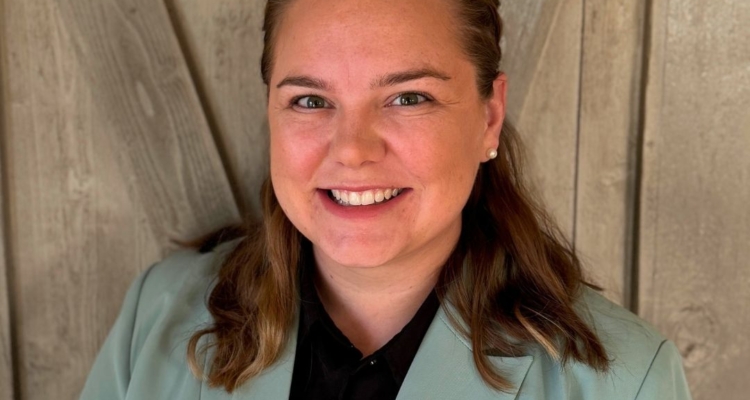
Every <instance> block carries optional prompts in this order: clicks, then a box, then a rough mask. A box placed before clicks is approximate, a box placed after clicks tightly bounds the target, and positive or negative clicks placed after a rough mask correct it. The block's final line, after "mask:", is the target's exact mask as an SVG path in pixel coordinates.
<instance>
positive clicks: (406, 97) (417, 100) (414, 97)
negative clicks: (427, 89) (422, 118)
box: [389, 93, 430, 106]
mask: <svg viewBox="0 0 750 400" xmlns="http://www.w3.org/2000/svg"><path fill="white" fill-rule="evenodd" d="M426 101H430V99H429V98H428V97H427V96H426V95H423V94H421V93H403V94H400V95H398V96H397V97H396V98H395V99H393V101H392V102H391V103H390V104H389V105H390V106H416V105H418V104H421V103H424V102H426Z"/></svg>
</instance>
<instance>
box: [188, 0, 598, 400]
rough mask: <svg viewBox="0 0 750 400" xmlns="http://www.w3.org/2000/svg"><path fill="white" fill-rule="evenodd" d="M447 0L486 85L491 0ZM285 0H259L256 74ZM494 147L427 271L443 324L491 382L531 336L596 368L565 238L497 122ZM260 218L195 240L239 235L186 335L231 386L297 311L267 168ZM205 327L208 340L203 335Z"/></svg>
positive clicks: (294, 252)
mask: <svg viewBox="0 0 750 400" xmlns="http://www.w3.org/2000/svg"><path fill="white" fill-rule="evenodd" d="M446 1H448V2H449V3H451V6H453V7H455V15H456V20H457V24H456V26H457V32H456V33H457V34H458V35H459V38H460V40H461V43H462V47H463V49H464V51H465V53H466V56H467V57H468V59H469V60H470V61H471V62H472V63H473V64H474V66H475V68H476V72H477V88H478V90H479V93H480V94H481V95H482V96H483V97H485V98H488V97H490V96H491V95H492V90H493V86H492V85H493V81H494V80H495V78H496V77H497V76H498V74H499V73H500V72H499V70H498V66H499V64H500V60H501V58H502V52H501V49H500V45H499V42H500V38H501V36H502V31H503V24H502V20H501V19H500V16H499V15H498V13H497V9H498V7H499V1H498V0H446ZM292 2H293V0H268V2H267V3H266V9H265V20H264V24H263V30H264V32H265V36H264V47H263V55H262V59H261V74H262V77H263V82H264V83H265V84H266V85H269V83H270V76H271V71H272V69H273V62H274V60H273V54H274V44H275V41H276V40H275V39H276V38H275V36H276V34H277V31H278V29H277V28H278V26H279V24H280V22H281V19H282V17H283V14H284V11H285V8H286V7H288V6H289V5H290V4H291V3H292ZM500 138H501V144H500V148H499V149H498V152H499V154H498V157H497V158H496V159H495V160H492V161H490V162H486V163H483V164H482V165H481V166H480V169H479V172H478V175H477V178H476V181H475V183H474V187H473V189H472V193H471V195H470V197H469V200H468V203H467V204H466V206H465V207H464V210H463V214H462V224H463V225H462V227H463V228H462V232H461V236H460V238H459V242H458V244H457V246H456V248H455V250H454V251H453V253H452V254H451V256H450V257H449V259H448V261H447V263H446V265H445V266H444V268H443V270H442V272H441V276H440V278H439V281H438V285H437V291H438V296H439V297H440V299H441V302H442V303H443V304H445V303H449V304H450V305H451V306H452V309H453V310H454V312H452V313H450V314H449V315H450V317H451V319H452V323H453V325H454V326H455V327H456V328H457V329H458V330H459V331H460V332H462V333H463V334H464V335H465V336H466V338H467V339H468V340H469V341H470V342H471V344H472V347H473V349H475V351H473V357H474V363H475V365H476V367H477V370H478V371H479V373H480V374H481V376H482V378H483V379H484V380H485V381H486V382H487V383H488V384H489V385H491V386H492V387H494V388H496V389H498V390H512V389H513V388H512V387H511V384H510V383H509V381H508V380H507V379H505V378H504V377H503V376H502V374H501V373H500V372H499V371H498V370H497V369H496V368H495V367H494V366H493V364H492V362H491V361H490V359H489V357H490V354H492V355H497V354H501V355H517V354H523V353H524V352H525V351H527V350H528V349H529V346H541V347H542V348H543V349H544V350H545V351H546V352H547V353H548V354H549V355H550V356H551V357H553V358H555V359H557V360H559V361H560V362H561V363H563V364H564V363H566V362H568V361H570V360H575V361H578V362H582V363H584V364H587V365H589V366H590V367H592V368H594V369H595V370H598V371H601V372H604V371H606V370H607V369H608V367H609V360H608V359H607V354H606V352H605V350H604V347H603V346H602V344H601V342H600V341H599V339H598V338H597V336H596V334H595V333H594V332H593V331H592V329H591V328H590V327H589V326H588V325H587V324H586V323H585V322H584V320H583V319H582V318H581V317H580V316H579V315H578V314H577V313H576V311H575V309H574V304H575V302H576V300H577V298H578V297H579V296H580V293H581V289H582V287H583V286H584V285H586V283H585V281H584V278H583V274H582V270H581V265H580V262H579V260H578V258H577V257H576V255H575V253H574V251H573V249H572V247H571V245H570V244H569V243H568V242H567V241H566V240H565V239H564V238H563V236H562V235H561V234H560V232H559V230H558V229H557V228H556V226H555V225H554V223H553V222H552V220H551V219H550V218H549V216H548V214H547V213H546V212H545V211H544V210H543V209H542V208H541V207H539V206H538V205H537V203H536V202H535V201H534V199H533V198H532V197H531V196H530V195H529V191H528V190H527V188H526V187H525V186H524V181H523V177H522V159H521V155H522V148H521V144H520V141H519V139H518V134H517V133H516V131H515V129H513V127H512V126H511V125H510V124H509V123H508V122H507V121H506V123H505V124H504V126H503V128H502V133H501V136H500ZM261 193H262V200H263V201H262V203H263V219H262V221H261V222H259V223H256V222H249V221H248V222H246V223H245V224H244V225H243V226H240V227H233V228H230V229H225V230H221V231H219V232H217V233H214V234H212V235H208V236H207V237H206V239H205V240H204V241H203V243H204V245H206V246H208V247H210V246H212V245H213V244H215V242H216V241H222V240H226V239H229V238H235V237H243V239H241V241H240V242H239V244H238V245H237V246H236V247H235V248H234V249H233V250H232V251H231V252H230V254H229V255H228V256H227V257H226V259H225V260H224V262H223V264H222V266H221V269H220V271H219V275H218V278H217V283H216V286H215V287H214V289H213V290H212V292H211V295H210V297H209V299H208V309H209V311H210V313H211V315H212V316H213V319H214V323H213V325H212V326H210V327H208V328H206V329H203V330H201V331H198V332H196V333H195V334H194V335H193V336H192V338H191V340H190V342H189V346H188V359H189V362H190V366H191V368H192V369H193V371H194V373H195V374H196V375H198V376H203V371H202V369H201V367H200V366H199V364H198V361H197V359H198V354H199V353H204V352H206V351H207V350H209V349H211V350H213V352H212V353H213V354H212V358H211V359H210V360H209V363H208V364H207V365H208V366H209V370H208V371H207V373H206V378H207V380H208V383H209V384H210V385H211V386H214V387H218V386H221V387H224V388H225V389H226V390H227V391H229V392H231V391H233V390H234V389H236V388H237V387H238V386H239V385H241V384H243V383H244V382H246V381H248V380H250V379H252V378H253V377H255V376H257V375H258V374H260V373H261V372H262V371H263V370H264V369H266V368H267V367H269V366H270V365H272V364H273V363H274V362H275V361H276V360H277V359H278V358H279V357H280V355H281V354H282V351H283V350H284V346H285V345H286V343H287V339H288V336H289V333H290V332H289V331H290V329H291V328H290V327H291V326H292V325H293V323H294V319H295V318H296V317H297V310H298V288H299V282H298V265H299V263H300V260H301V258H302V257H304V255H305V252H306V250H305V249H306V248H309V242H307V239H305V238H304V237H303V236H302V235H301V234H300V233H299V231H297V229H296V228H295V227H294V226H293V225H292V223H291V222H290V221H289V219H288V218H287V217H286V215H285V214H284V212H283V211H282V210H281V207H280V206H279V203H278V201H277V199H276V196H275V194H274V192H273V187H272V185H271V183H270V179H269V180H267V181H266V182H265V184H264V185H263V188H262V191H261ZM204 336H207V337H206V339H208V340H207V341H206V342H205V343H204V344H203V345H202V346H199V342H200V341H201V339H202V338H204Z"/></svg>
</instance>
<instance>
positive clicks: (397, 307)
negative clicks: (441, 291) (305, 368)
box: [315, 252, 447, 356]
mask: <svg viewBox="0 0 750 400" xmlns="http://www.w3.org/2000/svg"><path fill="white" fill-rule="evenodd" d="M321 258H322V257H319V255H318V253H317V252H316V254H315V259H316V264H317V266H318V267H317V272H316V278H315V284H316V287H317V289H318V293H319V296H320V300H321V302H322V303H323V307H324V308H325V310H326V312H327V313H328V314H329V315H330V317H331V319H332V320H333V322H334V323H335V324H336V326H337V327H338V328H339V329H340V330H341V332H343V333H344V335H346V337H347V338H349V340H350V341H351V342H352V344H353V345H354V346H355V347H356V348H357V349H358V350H359V351H361V352H362V354H363V355H364V356H368V355H370V354H372V353H373V352H375V351H376V350H378V349H379V348H381V347H382V346H384V345H385V344H386V343H388V341H389V340H390V339H391V338H393V337H394V336H395V335H396V334H397V333H399V332H400V331H401V330H402V329H403V327H404V326H405V325H406V324H407V323H408V322H409V321H410V320H411V319H412V317H414V315H415V314H416V312H417V310H418V309H419V307H420V306H421V305H422V303H423V302H424V300H425V299H426V298H427V296H428V295H429V294H430V292H431V291H432V289H433V288H434V287H435V284H436V283H437V280H438V277H439V274H440V270H441V269H442V266H443V264H444V263H445V258H447V255H446V256H445V257H441V258H440V259H437V260H433V262H427V263H425V262H424V259H422V260H423V261H422V262H420V263H413V264H411V265H384V266H377V267H366V268H352V267H346V266H340V265H336V264H335V263H331V262H321V261H323V260H321Z"/></svg>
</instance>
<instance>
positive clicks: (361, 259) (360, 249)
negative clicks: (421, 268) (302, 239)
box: [315, 245, 393, 268]
mask: <svg viewBox="0 0 750 400" xmlns="http://www.w3.org/2000/svg"><path fill="white" fill-rule="evenodd" d="M315 247H317V250H318V252H320V253H321V254H319V256H321V257H322V258H323V259H324V260H330V261H331V262H334V263H336V264H338V265H341V266H346V267H351V268H373V267H377V266H380V265H383V264H386V263H388V262H389V261H390V260H391V259H392V258H393V257H390V256H389V255H390V251H388V250H386V249H383V248H382V247H373V246H356V245H337V246H315Z"/></svg>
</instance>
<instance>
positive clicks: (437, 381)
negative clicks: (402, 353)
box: [396, 307, 534, 400]
mask: <svg viewBox="0 0 750 400" xmlns="http://www.w3.org/2000/svg"><path fill="white" fill-rule="evenodd" d="M533 359H534V358H533V356H523V357H491V360H492V362H493V363H494V364H495V366H496V367H497V368H498V369H499V370H500V371H501V372H502V374H503V376H505V377H506V378H507V379H509V380H510V382H511V383H512V384H513V386H514V388H515V389H514V390H513V391H512V392H511V393H505V392H498V391H496V390H494V389H492V388H491V387H490V386H488V385H487V384H486V383H484V381H483V380H482V378H481V377H480V376H479V372H477V370H476V367H475V366H474V360H473V358H472V350H471V346H470V344H469V343H467V342H466V340H465V339H464V338H463V337H462V336H461V335H460V334H459V333H458V332H457V331H455V330H454V329H453V327H452V326H451V325H450V322H449V321H448V317H447V315H446V314H445V311H444V310H443V308H442V307H441V308H440V310H438V312H437V315H436V316H435V319H434V320H433V321H432V325H430V328H429V329H428V331H427V333H426V334H425V337H424V339H423V340H422V344H421V345H420V347H419V350H418V351H417V355H416V356H415V358H414V361H413V362H412V364H411V367H410V368H409V372H408V373H407V374H406V379H405V380H404V383H403V385H402V386H401V389H400V390H399V393H398V397H397V398H396V399H397V400H407V399H428V400H437V399H472V400H490V399H492V400H512V399H515V398H516V394H517V393H518V390H519V388H520V386H521V384H522V383H523V380H524V378H525V377H526V373H527V372H528V370H529V367H530V366H531V362H532V361H533Z"/></svg>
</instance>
